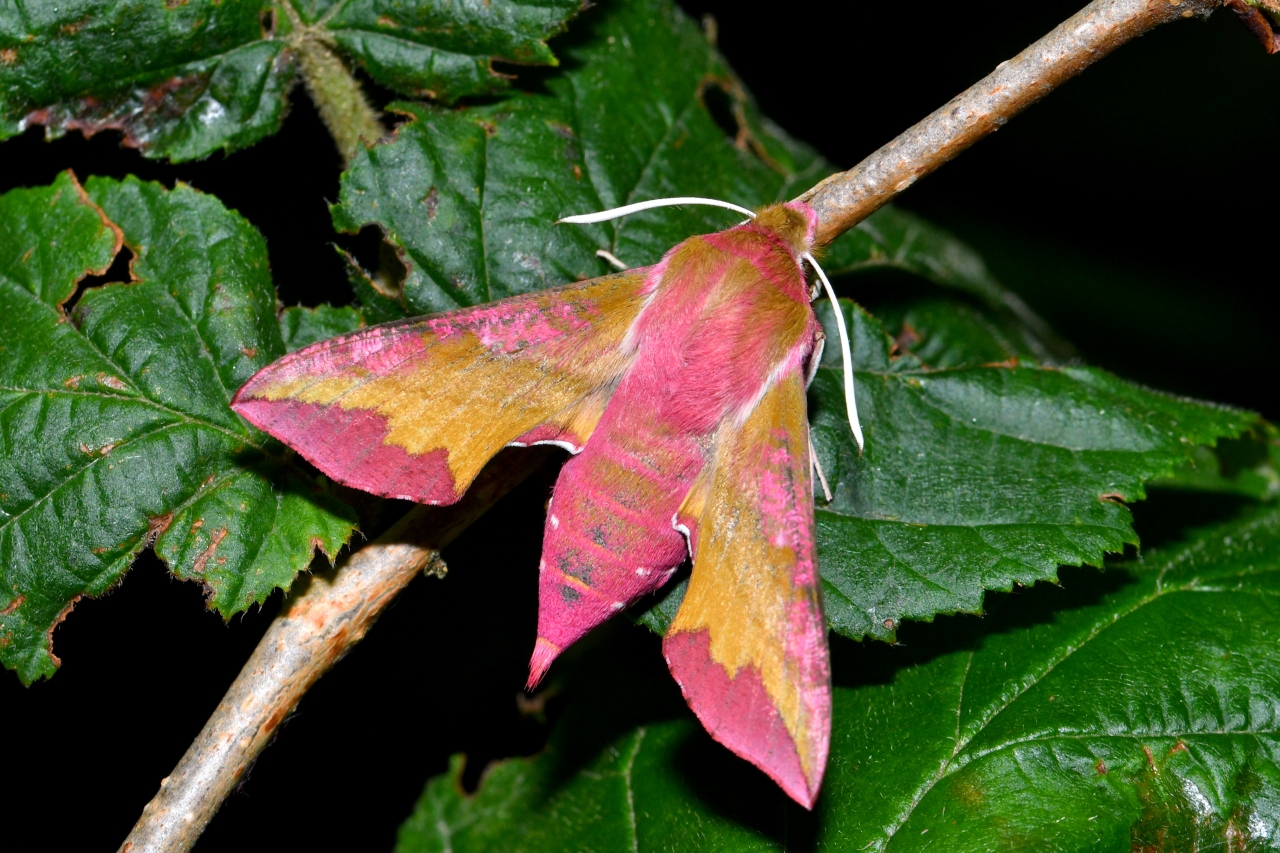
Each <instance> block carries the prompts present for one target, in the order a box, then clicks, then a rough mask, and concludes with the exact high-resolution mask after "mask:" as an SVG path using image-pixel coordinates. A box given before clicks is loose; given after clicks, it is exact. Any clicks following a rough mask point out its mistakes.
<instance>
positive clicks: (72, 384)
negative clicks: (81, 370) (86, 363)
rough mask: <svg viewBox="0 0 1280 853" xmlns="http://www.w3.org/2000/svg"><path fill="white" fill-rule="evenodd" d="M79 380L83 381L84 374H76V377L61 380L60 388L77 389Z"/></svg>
mask: <svg viewBox="0 0 1280 853" xmlns="http://www.w3.org/2000/svg"><path fill="white" fill-rule="evenodd" d="M81 379H84V374H78V375H76V376H68V377H67V378H66V379H64V380H62V387H64V388H79V387H80V380H81Z"/></svg>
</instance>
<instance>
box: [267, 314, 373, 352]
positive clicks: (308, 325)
mask: <svg viewBox="0 0 1280 853" xmlns="http://www.w3.org/2000/svg"><path fill="white" fill-rule="evenodd" d="M363 325H364V317H362V316H360V312H359V311H357V310H356V309H354V308H351V307H349V306H342V307H337V308H335V307H334V306H332V305H319V306H317V307H315V308H304V307H303V306H301V305H298V306H295V307H293V308H286V309H284V310H283V311H281V312H280V335H281V336H282V337H283V338H284V349H285V352H293V351H294V350H296V349H302V348H303V347H305V346H310V345H311V344H314V343H316V342H317V341H323V340H324V339H325V338H332V337H333V336H334V335H345V334H346V333H347V332H354V331H355V330H356V329H359V328H360V327H362V326H363Z"/></svg>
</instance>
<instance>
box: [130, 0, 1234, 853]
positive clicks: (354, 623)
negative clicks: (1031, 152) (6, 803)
mask: <svg viewBox="0 0 1280 853" xmlns="http://www.w3.org/2000/svg"><path fill="white" fill-rule="evenodd" d="M1224 2H1225V0H1094V2H1091V3H1090V4H1089V5H1088V6H1086V7H1085V8H1084V9H1082V10H1081V11H1080V12H1079V13H1078V14H1076V15H1074V16H1073V17H1071V18H1069V19H1068V20H1067V21H1065V22H1063V23H1062V24H1061V25H1059V26H1058V27H1056V28H1055V29H1054V30H1053V31H1052V32H1050V33H1049V34H1048V35H1046V36H1045V37H1044V38H1042V39H1040V40H1039V41H1038V42H1036V43H1035V44H1033V45H1032V46H1031V47H1029V48H1027V49H1026V50H1024V51H1023V52H1022V53H1020V54H1018V55H1017V56H1016V57H1014V58H1013V59H1011V60H1009V61H1007V62H1003V63H1001V64H1000V65H999V66H998V67H997V68H996V70H995V71H993V72H992V73H991V74H990V75H988V76H987V77H985V78H984V79H982V80H980V81H979V82H978V83H976V84H974V85H973V86H971V87H969V88H968V89H967V90H965V91H964V92H963V93H961V94H960V95H958V96H957V97H956V98H954V99H952V100H951V101H950V102H949V103H948V104H946V105H945V106H943V107H942V108H941V109H939V110H937V111H935V112H934V113H933V114H931V115H930V116H928V117H927V118H925V119H924V120H923V121H921V122H920V123H919V124H917V125H915V126H914V127H912V128H910V129H909V130H907V131H906V132H904V133H902V134H901V135H899V136H898V137H897V138H895V139H894V140H892V141H891V142H889V143H888V144H887V145H885V146H884V147H882V148H881V149H880V150H878V151H876V152H875V153H874V154H872V155H871V156H870V157H868V158H866V159H865V160H863V161H862V162H861V163H859V164H858V165H857V166H855V167H854V168H852V169H850V170H849V171H847V172H843V173H839V174H836V175H832V176H831V177H829V178H827V179H826V180H825V181H823V182H821V183H820V184H818V185H817V186H815V187H814V188H812V189H810V190H809V191H808V192H806V193H804V194H803V195H801V196H800V197H799V200H801V201H805V202H808V203H809V204H810V205H812V206H813V207H814V208H815V209H816V210H817V212H818V222H819V224H818V243H819V245H821V244H825V243H829V242H830V241H831V240H833V239H834V238H835V237H837V236H838V235H839V234H841V233H843V232H844V231H846V230H848V229H849V228H851V227H853V226H854V225H856V224H857V223H858V222H860V221H861V220H862V219H865V218H866V217H867V216H868V215H869V214H871V213H872V212H873V211H875V210H876V209H877V208H879V207H881V206H882V205H884V204H885V203H886V202H888V201H889V200H890V199H892V198H893V197H894V196H896V195H897V194H898V193H900V192H902V191H903V190H905V189H906V188H907V187H909V186H910V185H911V184H912V183H913V182H914V181H916V180H917V179H919V178H920V177H922V176H924V175H927V174H929V173H930V172H932V171H933V170H934V169H936V168H938V167H939V166H941V165H942V164H943V163H945V162H947V161H948V160H950V159H951V158H952V157H954V156H956V155H957V154H959V153H960V152H961V151H963V150H964V149H965V148H967V147H969V146H970V145H972V144H973V143H974V142H977V141H978V140H979V139H982V138H983V137H985V136H986V135H987V134H989V133H991V132H992V131H994V130H996V129H997V128H998V127H1000V126H1001V125H1002V124H1004V123H1005V122H1006V121H1008V120H1009V119H1010V118H1012V117H1013V116H1014V115H1016V114H1017V113H1019V112H1021V111H1022V110H1023V109H1025V108H1026V107H1028V106H1030V105H1031V104H1033V103H1035V102H1036V101H1038V100H1039V99H1040V98H1042V97H1044V96H1045V95H1046V94H1048V93H1049V92H1050V91H1052V90H1053V89H1054V88H1055V87H1057V86H1059V85H1061V84H1062V83H1063V82H1065V81H1066V80H1068V79H1069V78H1071V77H1072V76H1074V75H1075V74H1078V73H1079V72H1080V71H1083V70H1084V69H1085V68H1087V67H1088V66H1090V65H1092V64H1093V63H1094V62H1096V61H1097V60H1098V59H1100V58H1101V57H1103V56H1105V55H1107V54H1108V53H1110V52H1111V51H1113V50H1115V49H1116V48H1117V47H1119V46H1120V45H1122V44H1124V43H1125V42H1127V41H1129V40H1130V39H1133V38H1135V37H1137V36H1140V35H1142V34H1143V33H1146V32H1147V31H1149V30H1151V29H1152V28H1154V27H1156V26H1158V25H1159V24H1163V23H1166V22H1168V21H1172V20H1178V19H1181V18H1189V17H1195V16H1203V15H1206V14H1208V13H1209V12H1211V11H1212V10H1213V9H1214V8H1216V7H1218V6H1220V5H1223V3H1224ZM280 7H281V8H283V9H284V10H285V11H286V14H288V15H289V16H290V21H291V23H292V24H293V35H292V38H294V39H295V46H296V47H297V49H298V52H299V56H300V58H301V64H302V67H303V76H304V78H305V79H306V80H307V85H308V88H309V89H310V91H311V92H312V97H313V98H315V100H316V103H317V105H319V107H320V111H321V115H322V116H324V118H325V122H326V124H327V125H328V126H329V128H330V132H331V133H333V135H334V139H335V140H336V141H337V142H338V145H339V148H341V149H342V150H343V152H344V156H345V157H347V158H348V159H350V157H351V156H353V155H354V153H355V151H356V150H357V149H356V146H357V145H358V144H359V140H361V139H372V138H377V137H380V136H381V135H382V128H381V125H380V124H379V123H378V122H377V117H376V114H374V113H373V111H372V108H370V107H369V106H368V103H367V102H366V101H365V100H364V98H363V95H362V94H360V92H359V88H358V84H357V83H356V81H355V79H354V78H353V77H352V76H351V74H350V71H348V70H347V69H346V67H345V66H343V65H342V63H341V60H340V59H338V57H337V56H336V54H334V53H333V51H332V49H331V48H330V47H329V46H328V43H327V42H326V36H325V34H324V33H322V32H320V30H319V26H318V25H317V26H311V27H308V26H307V25H305V24H304V23H303V22H301V20H299V19H298V17H297V13H296V12H295V11H294V10H293V9H292V7H291V6H290V4H289V3H288V2H282V3H280ZM352 91H354V96H353V98H354V99H352V100H349V99H348V96H349V95H350V94H351V92H352ZM545 459H546V456H545V455H543V454H540V453H536V452H535V451H530V450H524V451H518V452H517V453H516V454H513V455H511V456H505V457H504V458H503V459H501V460H499V461H498V462H496V463H495V464H493V465H491V466H490V467H489V468H488V469H487V470H486V472H485V473H484V474H482V476H481V479H480V480H478V481H477V482H476V483H475V484H474V485H473V486H472V487H471V489H470V490H469V491H468V492H467V495H466V497H465V498H464V499H463V501H462V502H461V503H459V504H457V505H455V506H453V507H445V508H433V507H419V508H417V509H415V510H413V511H411V512H410V513H409V514H408V515H406V516H405V517H404V518H403V519H402V520H401V521H400V522H399V523H398V524H397V525H396V526H395V527H393V528H392V529H391V530H390V531H388V532H387V533H386V534H384V535H383V536H381V537H379V538H378V539H376V540H374V541H373V542H371V543H369V544H368V545H366V546H365V547H363V548H361V549H359V550H358V551H356V552H354V553H353V554H351V555H350V557H349V558H348V559H347V561H346V563H345V564H344V565H342V566H340V567H339V568H338V569H337V570H335V571H334V572H332V573H325V574H323V575H317V576H313V577H312V578H310V579H309V581H301V580H300V581H299V583H298V585H297V587H296V588H295V590H294V591H293V592H292V593H291V594H290V595H289V597H288V598H287V599H286V601H285V605H284V608H283V609H282V611H281V613H280V615H279V616H277V617H276V619H275V621H274V622H273V623H272V625H271V627H270V628H269V629H268V631H267V633H266V635H265V636H264V637H263V638H262V641H261V642H260V643H259V644H258V647H257V649H256V650H255V651H254V653H253V655H252V657H250V659H249V661H248V662H247V663H246V664H245V666H244V669H243V670H241V672H240V675H239V676H238V677H237V678H236V680H235V682H234V683H233V684H232V685H231V688H230V689H229V690H228V691H227V694H226V696H225V697H224V698H223V700H222V702H221V703H220V704H219V705H218V707H217V708H216V709H215V711H214V713H213V715H212V716H211V717H210V719H209V721H208V722H207V723H206V724H205V727H204V729H203V730H202V731H201V732H200V734H199V735H198V736H197V737H196V739H195V741H194V742H193V743H192V744H191V746H190V747H189V748H188V750H187V752H186V754H185V755H184V756H183V757H182V760H181V761H180V762H179V763H178V766H177V767H176V768H175V769H174V771H173V773H172V774H171V775H170V776H168V777H167V778H166V779H164V780H163V781H162V782H161V786H160V791H159V793H157V794H156V796H155V798H154V799H153V800H152V801H151V802H150V803H149V804H148V805H147V807H146V809H145V810H144V811H143V814H142V816H141V818H139V820H138V823H137V824H136V825H135V826H134V828H133V831H132V832H131V833H130V834H129V837H128V839H126V841H125V842H124V844H123V845H122V846H121V848H120V850H121V851H122V853H124V851H128V853H141V851H147V853H158V851H186V850H189V849H191V847H192V846H193V845H194V844H195V842H196V840H197V839H198V838H199V836H200V833H201V832H202V831H203V830H204V827H205V826H206V825H207V824H208V822H209V820H210V819H211V818H212V817H213V815H214V814H215V813H216V812H217V810H218V807H219V806H220V805H221V804H222V801H223V799H224V798H225V797H226V796H227V795H228V794H229V793H230V792H231V791H232V790H233V789H234V787H235V786H236V785H237V784H238V783H239V782H240V780H241V778H242V777H243V774H244V772H245V771H246V770H247V768H248V767H249V765H250V764H251V763H252V762H253V760H254V759H255V758H256V757H257V755H258V754H259V753H260V752H261V751H262V749H263V748H264V747H265V746H266V745H267V743H268V742H269V741H270V740H271V737H272V734H273V733H274V731H275V730H276V728H277V727H278V726H279V725H280V723H281V721H283V720H284V718H285V717H286V715H287V714H288V713H289V712H290V711H291V710H292V709H293V708H294V706H296V705H297V703H298V701H299V700H300V699H301V698H302V696H303V695H304V694H305V693H306V691H307V689H309V688H310V687H311V685H312V684H314V683H315V682H316V681H317V680H318V679H319V678H320V676H321V675H323V674H324V673H325V672H327V671H328V670H329V668H330V667H332V666H333V664H334V663H335V662H336V661H337V660H338V659H339V658H341V657H342V656H343V654H345V653H346V651H347V650H349V649H350V648H351V647H352V646H354V645H355V644H356V643H357V642H359V641H360V639H361V638H363V636H364V634H365V632H366V631H368V629H369V627H370V625H372V623H373V622H374V621H375V620H376V619H377V618H378V616H379V615H380V614H381V613H382V611H383V609H385V607H386V605H387V604H388V603H390V601H391V600H392V599H393V598H394V597H395V596H396V595H397V594H398V593H399V592H400V590H401V589H403V588H404V587H405V585H407V584H408V582H409V581H410V580H412V579H413V578H414V577H416V576H417V574H418V573H419V572H420V571H422V570H423V568H424V567H427V566H429V565H431V564H432V562H433V561H434V560H437V559H438V555H439V549H440V548H442V547H443V546H444V545H445V544H447V543H448V542H449V541H451V540H452V539H453V538H454V537H456V536H457V535H458V533H460V532H461V531H462V530H463V529H465V528H466V527H467V525H469V524H470V523H471V522H472V521H474V520H475V519H476V518H478V517H479V516H480V515H481V514H483V513H484V512H485V511H486V510H487V509H488V508H489V507H490V506H492V505H493V503H495V502H496V501H497V500H498V498H500V497H501V496H502V495H503V494H505V493H506V492H507V491H509V490H510V489H511V488H513V487H514V486H515V485H516V484H517V483H519V482H520V481H521V480H523V479H524V478H525V477H526V476H528V474H530V473H531V472H532V471H533V470H535V469H536V468H537V467H538V466H539V465H541V464H542V463H543V462H544V461H545Z"/></svg>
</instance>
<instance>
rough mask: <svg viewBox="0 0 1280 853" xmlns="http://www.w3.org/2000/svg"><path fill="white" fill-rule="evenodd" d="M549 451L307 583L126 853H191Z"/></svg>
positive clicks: (523, 455) (164, 787) (404, 522)
mask: <svg viewBox="0 0 1280 853" xmlns="http://www.w3.org/2000/svg"><path fill="white" fill-rule="evenodd" d="M543 450H545V449H544V448H538V449H530V450H524V451H516V452H514V453H508V454H506V455H504V456H503V457H502V458H500V459H498V460H496V461H495V463H494V464H492V465H490V466H489V467H488V468H486V469H485V472H484V473H483V474H481V476H480V478H479V479H477V480H476V482H475V483H474V484H473V485H472V486H471V488H470V489H469V490H468V491H467V495H466V497H465V498H464V499H463V500H462V502H460V503H458V504H455V505H454V506H451V507H445V508H439V507H426V506H420V507H416V508H415V509H413V510H411V511H410V512H409V513H408V514H406V515H405V517H404V518H402V519H401V520H400V521H399V522H398V523H397V524H396V525H395V526H394V527H392V528H391V529H390V530H388V531H387V532H386V533H385V534H384V535H382V536H380V537H378V539H376V540H374V541H373V542H371V543H370V544H368V545H366V546H365V547H363V548H361V549H360V550H358V551H356V552H354V553H353V554H351V556H350V558H349V559H348V560H347V561H346V564H345V565H342V566H340V567H339V568H338V569H337V570H336V571H334V572H329V573H325V574H323V575H313V576H311V577H310V578H300V579H299V582H298V584H297V586H296V587H295V589H294V591H293V592H291V593H290V594H289V596H288V598H287V599H286V601H285V605H284V608H283V609H282V610H281V612H280V615H279V616H277V617H276V619H275V621H273V622H272V623H271V627H270V628H268V629H267V633H266V635H265V636H264V637H263V638H262V640H261V641H260V642H259V643H258V647H257V648H256V649H255V650H254V652H253V655H252V656H251V657H250V658H249V661H248V663H246V664H245V665H244V669H242V670H241V671H240V675H239V676H237V677H236V680H235V682H234V683H232V685H231V688H230V689H229V690H228V691H227V694H226V695H225V696H224V697H223V698H222V701H221V702H220V703H219V704H218V707H217V708H216V709H215V710H214V712H213V715H212V716H211V717H210V718H209V721H208V722H207V723H205V726H204V728H203V729H202V730H201V731H200V734H199V735H197V736H196V739H195V740H194V741H193V742H192V743H191V746H190V747H188V748H187V752H186V754H185V755H183V756H182V760H181V761H179V762H178V766H177V767H176V768H174V770H173V773H171V774H170V775H169V776H168V777H166V778H165V779H163V780H161V782H160V791H159V792H158V793H157V794H156V795H155V797H154V798H153V799H152V800H151V802H150V803H148V804H147V807H146V808H145V809H144V810H143V812H142V817H140V818H139V819H138V822H137V824H135V825H134V827H133V831H132V832H130V833H129V837H128V838H127V839H125V842H124V844H122V845H121V847H120V851H121V853H143V851H146V853H159V851H166V853H179V851H186V850H190V849H191V847H192V845H194V844H195V843H196V840H197V839H198V838H199V837H200V834H201V833H202V832H203V831H204V828H205V827H206V826H207V825H208V823H209V821H210V820H211V819H212V818H213V816H214V814H215V813H217V811H218V807H219V806H221V805H222V801H223V800H224V799H225V798H226V796H227V795H228V794H230V793H231V791H232V790H233V789H234V788H235V786H236V785H237V784H239V782H240V780H241V778H242V777H243V776H244V773H245V771H246V770H247V769H248V768H249V765H250V764H252V763H253V761H254V759H255V758H257V756H258V753H260V752H262V749H263V748H264V747H265V746H266V745H267V744H268V743H269V742H270V740H271V737H272V735H273V734H274V733H275V730H276V728H277V727H278V726H279V725H280V723H281V721H283V720H284V718H285V717H286V716H288V714H289V712H290V711H292V710H293V708H294V707H295V706H296V705H297V704H298V701H299V700H300V699H301V698H302V697H303V695H304V694H305V693H306V692H307V690H308V689H309V688H310V687H311V685H313V684H314V683H315V682H316V681H317V680H318V679H319V678H320V676H322V675H324V674H325V673H326V672H328V671H329V668H330V667H332V666H333V665H334V664H335V663H337V662H338V660H339V659H340V658H341V657H342V656H343V655H344V654H345V653H346V652H347V651H348V650H349V649H350V648H351V647H352V646H354V645H355V644H356V643H358V642H359V641H360V640H361V639H362V638H363V637H364V635H365V632H366V631H368V630H369V626H371V625H372V624H373V623H374V621H375V620H376V619H377V618H378V616H380V615H381V614H382V611H383V610H384V609H385V608H386V606H387V605H388V604H389V603H391V601H392V599H394V598H395V597H396V595H397V594H398V593H399V592H400V590H402V589H403V588H404V587H405V586H406V585H407V584H408V583H409V581H411V580H413V579H414V578H415V577H416V576H417V575H418V573H419V572H421V571H422V570H423V569H424V568H426V569H430V567H431V565H432V564H433V563H436V562H438V561H439V554H440V549H441V548H443V547H444V546H445V545H447V544H448V543H449V542H450V541H452V540H453V539H454V537H456V536H457V535H458V534H459V533H461V532H462V531H463V530H465V529H466V527H467V526H468V525H469V524H471V522H473V521H474V520H475V519H476V518H478V517H480V516H481V515H482V514H483V513H484V512H485V511H486V510H487V509H489V507H491V506H492V505H493V504H494V503H496V502H497V501H498V499H499V498H501V497H502V496H503V495H505V494H506V493H507V492H509V491H510V490H511V489H512V488H514V487H515V486H516V485H517V484H519V483H520V482H521V481H522V480H524V479H525V478H526V477H527V476H529V474H531V473H532V472H533V471H535V470H537V468H538V467H539V466H541V465H542V464H544V463H545V462H546V461H547V459H548V456H549V454H548V453H546V452H541V451H543ZM307 581H309V583H308V582H307Z"/></svg>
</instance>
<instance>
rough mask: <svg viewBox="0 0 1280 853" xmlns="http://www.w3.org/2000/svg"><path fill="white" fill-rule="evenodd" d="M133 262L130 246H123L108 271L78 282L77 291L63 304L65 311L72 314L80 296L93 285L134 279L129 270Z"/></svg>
mask: <svg viewBox="0 0 1280 853" xmlns="http://www.w3.org/2000/svg"><path fill="white" fill-rule="evenodd" d="M131 263H133V252H131V251H129V247H128V246H122V247H121V248H120V251H119V252H117V253H116V257H115V260H113V261H112V262H111V266H109V267H107V271H106V272H104V273H103V274H102V275H86V276H85V277H84V278H82V279H80V280H79V281H78V282H76V292H75V293H73V294H71V298H70V299H68V300H67V301H66V302H64V303H63V304H62V310H63V313H65V314H68V315H70V314H71V312H72V310H74V309H75V307H76V304H77V303H78V302H79V301H80V297H81V296H83V295H84V292H85V291H86V290H88V289H89V288H91V287H102V286H103V285H104V284H121V283H124V282H130V281H133V275H132V273H131V272H130V270H129V265H130V264H131Z"/></svg>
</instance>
